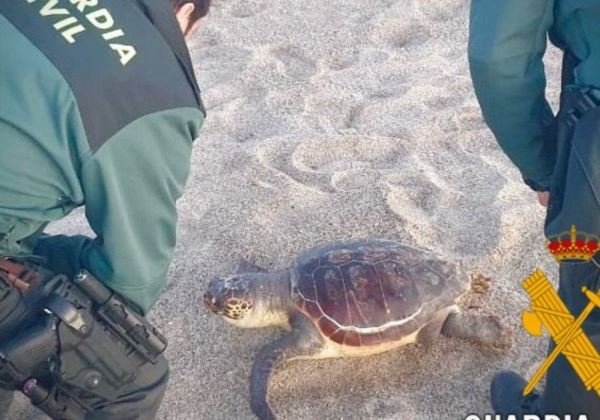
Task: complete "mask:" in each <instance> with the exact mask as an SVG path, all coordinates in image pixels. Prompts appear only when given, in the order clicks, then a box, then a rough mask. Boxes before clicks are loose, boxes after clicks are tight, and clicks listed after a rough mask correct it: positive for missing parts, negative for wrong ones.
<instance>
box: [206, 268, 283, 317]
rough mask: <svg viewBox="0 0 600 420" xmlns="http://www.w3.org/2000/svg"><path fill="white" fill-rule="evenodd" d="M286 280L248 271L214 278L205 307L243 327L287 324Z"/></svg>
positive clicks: (207, 294) (210, 284) (272, 275)
mask: <svg viewBox="0 0 600 420" xmlns="http://www.w3.org/2000/svg"><path fill="white" fill-rule="evenodd" d="M284 286H285V284H284V282H282V281H281V279H280V278H279V277H278V276H276V275H274V274H268V273H245V274H235V275H232V276H228V277H224V278H217V279H214V280H212V281H211V282H210V283H209V285H208V289H207V290H206V292H205V293H204V299H203V302H204V307H205V308H206V309H208V310H210V311H211V312H213V313H214V314H217V315H219V316H222V317H223V318H224V319H225V320H226V321H227V322H229V323H231V324H233V325H236V326H238V327H241V328H257V327H267V326H270V325H281V324H285V323H287V314H286V310H285V308H284V307H283V305H282V302H283V301H289V299H290V295H289V286H288V288H287V293H286V289H285V287H284Z"/></svg>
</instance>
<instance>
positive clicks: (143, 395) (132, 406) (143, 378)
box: [86, 356, 169, 420]
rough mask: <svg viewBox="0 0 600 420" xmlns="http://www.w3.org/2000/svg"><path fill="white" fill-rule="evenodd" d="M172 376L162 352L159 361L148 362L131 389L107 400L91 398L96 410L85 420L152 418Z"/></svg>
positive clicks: (141, 419)
mask: <svg viewBox="0 0 600 420" xmlns="http://www.w3.org/2000/svg"><path fill="white" fill-rule="evenodd" d="M168 380H169V369H168V363H167V361H166V359H165V358H164V357H163V356H160V357H159V360H158V362H157V363H156V365H153V364H147V365H146V366H144V367H143V368H142V369H140V372H139V377H138V378H137V379H136V381H135V383H134V384H133V385H132V386H131V387H130V388H129V390H127V391H125V392H123V393H122V394H121V395H119V397H118V398H117V399H116V400H114V401H111V402H109V403H107V402H96V403H95V404H94V403H93V402H92V401H90V402H92V404H93V407H94V408H95V411H94V412H92V413H89V414H88V415H87V416H86V420H105V419H106V420H109V419H110V420H146V419H148V420H151V419H153V418H155V417H156V412H157V411H158V408H159V406H160V404H161V402H162V398H163V396H164V393H165V390H166V388H167V382H168Z"/></svg>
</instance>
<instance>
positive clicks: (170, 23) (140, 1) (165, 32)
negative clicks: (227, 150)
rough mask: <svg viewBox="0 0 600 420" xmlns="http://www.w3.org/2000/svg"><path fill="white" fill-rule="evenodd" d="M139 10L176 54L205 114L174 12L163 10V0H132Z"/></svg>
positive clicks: (190, 59) (190, 61) (190, 60)
mask: <svg viewBox="0 0 600 420" xmlns="http://www.w3.org/2000/svg"><path fill="white" fill-rule="evenodd" d="M132 1H133V2H134V3H136V4H137V6H138V7H139V8H140V10H141V11H142V12H143V13H144V15H146V17H147V18H148V20H150V22H152V24H153V25H154V26H155V27H156V29H157V30H158V31H159V32H160V33H161V34H162V36H163V38H164V39H165V41H166V42H167V43H168V44H169V45H170V46H171V48H172V49H173V52H174V53H175V55H176V56H177V58H178V60H179V62H180V64H181V66H182V68H183V71H184V72H185V74H186V76H187V78H188V81H189V83H190V84H191V85H192V87H193V88H194V94H195V95H196V99H197V101H198V104H199V105H200V110H201V111H202V113H203V114H204V116H206V109H205V108H204V104H203V103H202V99H201V97H200V88H199V87H198V81H197V80H196V75H195V74H194V66H193V65H192V58H191V57H190V50H188V47H187V45H186V43H185V39H184V38H183V35H182V33H181V29H180V28H179V26H178V25H179V24H178V22H177V19H176V18H175V14H173V13H166V12H165V3H167V2H166V1H165V0H132Z"/></svg>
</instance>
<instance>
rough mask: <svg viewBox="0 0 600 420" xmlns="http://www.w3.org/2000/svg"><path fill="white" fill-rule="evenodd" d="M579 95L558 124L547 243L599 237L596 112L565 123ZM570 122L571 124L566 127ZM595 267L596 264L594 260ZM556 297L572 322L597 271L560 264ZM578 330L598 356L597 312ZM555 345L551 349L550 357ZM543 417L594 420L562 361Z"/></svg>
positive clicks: (599, 279) (591, 395) (598, 414)
mask: <svg viewBox="0 0 600 420" xmlns="http://www.w3.org/2000/svg"><path fill="white" fill-rule="evenodd" d="M580 100H581V94H580V93H579V92H577V91H573V90H568V89H567V90H565V91H564V92H563V96H562V98H561V112H560V113H559V117H558V119H559V121H558V156H557V164H556V169H555V173H554V185H553V188H552V190H551V192H550V196H551V197H550V205H549V208H548V215H547V219H546V226H545V230H546V235H547V236H548V237H552V236H555V235H557V234H560V233H563V232H568V231H569V229H570V227H571V225H575V226H576V228H577V230H578V231H580V232H587V233H589V234H592V235H595V236H597V237H600V107H598V108H595V109H591V110H588V111H587V112H585V113H581V112H579V113H578V117H579V118H578V120H577V121H573V119H572V118H571V119H570V117H569V115H568V113H569V111H571V110H573V109H574V108H575V107H577V103H578V101H580ZM569 119H570V121H571V122H568V121H569ZM596 259H597V260H598V261H600V258H598V257H596ZM559 282H560V285H559V291H558V293H559V295H560V297H561V299H562V300H563V301H564V302H565V304H566V305H567V307H568V308H569V311H570V312H571V313H572V314H573V315H574V316H575V317H577V316H578V315H579V314H580V313H581V311H582V310H583V309H584V308H585V306H586V305H587V304H588V303H589V300H588V299H587V297H586V296H585V295H584V294H583V293H582V291H581V288H582V287H583V286H586V287H587V288H588V289H590V290H592V291H594V292H595V291H598V290H599V288H600V267H599V266H598V265H597V264H596V263H594V262H593V261H592V262H589V263H584V262H580V263H576V262H563V263H561V266H560V279H559ZM583 330H584V331H585V333H586V335H587V336H588V337H589V338H590V340H591V341H592V343H593V344H594V345H595V347H596V349H597V350H598V351H599V352H600V308H596V309H594V310H593V311H592V313H591V315H590V316H589V317H588V318H587V320H586V322H584V324H583ZM554 346H555V344H554V343H551V345H550V352H551V351H552V349H553V348H554ZM541 402H542V410H543V412H544V413H545V414H559V415H560V414H573V415H575V414H586V415H587V416H588V418H589V419H592V418H593V419H598V418H600V396H598V394H596V392H595V391H594V390H591V391H587V390H586V389H585V387H584V385H583V382H582V380H581V379H580V378H579V376H577V374H576V372H575V370H574V369H573V368H572V366H571V365H570V363H569V362H568V360H567V359H566V358H565V357H564V356H562V355H561V356H559V357H558V358H557V359H556V361H555V362H554V363H553V365H552V366H551V367H550V369H549V370H548V374H547V379H546V390H545V391H544V394H543V397H542V400H541Z"/></svg>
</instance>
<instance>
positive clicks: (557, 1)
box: [469, 0, 600, 419]
mask: <svg viewBox="0 0 600 420" xmlns="http://www.w3.org/2000/svg"><path fill="white" fill-rule="evenodd" d="M598 22H600V1H598V0H527V1H522V0H503V1H498V0H473V1H472V4H471V24H470V39H469V63H470V68H471V75H472V78H473V84H474V86H475V92H476V94H477V98H478V100H479V103H480V105H481V109H482V111H483V115H484V118H485V121H486V123H487V124H488V125H489V127H490V128H491V130H492V131H493V133H494V135H495V136H496V138H497V140H498V142H499V144H500V146H501V147H502V149H503V150H504V151H505V152H506V154H507V155H508V156H509V157H510V159H511V160H512V161H513V162H514V164H515V165H516V166H517V167H518V168H519V170H520V171H521V174H522V175H523V178H524V180H525V182H526V183H527V185H529V186H530V187H531V188H532V189H533V190H534V191H536V192H537V195H538V198H539V201H540V203H541V204H542V205H544V206H546V205H547V206H548V212H547V217H546V224H545V233H546V236H547V237H549V238H550V237H555V236H556V235H560V234H562V233H565V232H568V231H569V229H570V226H571V225H573V224H575V225H576V227H577V230H579V231H582V232H587V233H590V234H593V235H599V234H600V107H599V105H600V90H599V89H600V25H598ZM548 36H549V37H550V40H551V41H552V43H553V44H555V45H556V46H558V47H559V48H561V49H562V50H563V51H564V53H565V59H564V62H563V90H562V95H561V104H560V112H559V113H558V116H557V117H556V118H555V116H554V115H553V112H552V110H551V108H550V106H549V105H548V102H547V101H546V98H545V95H544V91H545V87H546V78H545V74H544V64H543V62H542V58H543V56H544V52H545V49H546V42H547V37H548ZM596 259H598V258H596ZM599 267H600V265H599V264H598V262H597V261H596V260H592V261H590V262H589V263H585V262H563V263H561V267H560V287H559V294H560V296H561V298H562V300H563V301H564V302H565V303H566V305H567V307H568V308H569V311H570V312H571V313H573V314H575V316H577V315H578V314H579V313H580V312H581V311H582V310H583V308H584V307H585V305H586V304H587V303H588V301H587V299H586V298H585V296H584V295H583V293H582V292H581V288H582V286H587V287H588V288H589V289H591V290H593V291H596V290H598V288H599V287H600V280H599V278H600V271H599ZM583 328H584V331H585V333H586V334H587V336H588V337H590V339H591V341H592V342H593V343H595V345H596V347H597V349H598V350H600V310H595V311H594V312H593V313H592V316H590V317H589V318H588V321H587V322H586V323H584V325H583ZM552 348H553V345H551V350H552ZM525 384H526V383H525V380H524V379H523V378H522V377H521V376H519V375H517V374H516V373H513V372H501V373H498V374H497V375H496V376H495V377H494V379H493V381H492V385H491V402H492V406H493V408H494V410H496V412H497V413H500V414H505V415H506V414H517V415H519V414H525V413H533V414H559V415H564V414H575V415H577V414H586V415H587V416H588V418H590V419H592V418H600V398H599V397H598V396H597V395H596V393H595V392H594V391H593V390H592V391H587V390H586V389H585V387H584V385H583V383H582V381H581V380H580V379H579V377H578V376H577V375H576V373H575V371H574V369H573V368H572V367H571V366H570V365H569V362H568V361H567V360H566V358H564V357H563V356H561V357H559V359H557V361H556V362H555V363H554V364H553V365H552V367H551V368H550V370H549V372H548V376H547V384H546V388H545V391H544V393H543V395H540V394H537V393H536V394H533V395H530V396H529V397H527V398H523V397H522V391H523V388H524V386H525Z"/></svg>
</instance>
